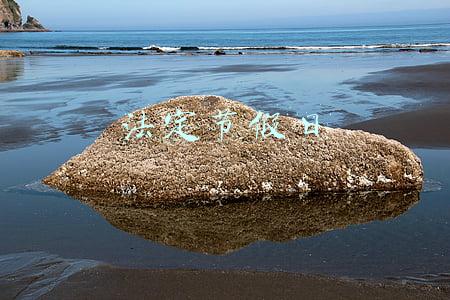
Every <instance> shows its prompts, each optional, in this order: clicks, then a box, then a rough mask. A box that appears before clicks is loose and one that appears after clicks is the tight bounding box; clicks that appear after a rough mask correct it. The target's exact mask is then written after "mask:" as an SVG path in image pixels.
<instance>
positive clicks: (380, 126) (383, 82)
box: [348, 63, 450, 148]
mask: <svg viewBox="0 0 450 300" xmlns="http://www.w3.org/2000/svg"><path fill="white" fill-rule="evenodd" d="M348 83H350V84H354V89H356V90H359V91H363V92H371V93H374V94H376V95H379V96H385V95H399V96H403V97H407V98H413V99H416V100H418V101H419V103H418V105H416V106H415V107H414V108H413V109H412V110H411V111H407V112H399V113H397V114H394V115H390V116H386V117H381V118H377V119H373V120H369V121H365V122H361V123H356V124H352V125H350V126H348V128H350V129H361V130H365V131H369V132H372V133H377V134H382V135H384V136H386V137H388V138H392V139H396V140H398V141H400V142H402V143H404V144H406V145H408V146H410V147H422V148H441V147H442V148H448V147H450V132H449V130H450V63H440V64H432V65H424V66H414V67H401V68H394V69H391V70H387V71H382V72H376V73H372V74H370V75H369V76H367V77H365V78H363V79H361V80H360V81H353V82H348Z"/></svg>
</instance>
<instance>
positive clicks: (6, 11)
mask: <svg viewBox="0 0 450 300" xmlns="http://www.w3.org/2000/svg"><path fill="white" fill-rule="evenodd" d="M21 28H22V16H21V13H20V6H19V5H18V4H17V3H16V2H15V1H13V0H0V31H6V30H20V29H21Z"/></svg>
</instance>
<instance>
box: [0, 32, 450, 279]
mask: <svg viewBox="0 0 450 300" xmlns="http://www.w3.org/2000/svg"><path fill="white" fill-rule="evenodd" d="M0 48H1V49H18V50H22V51H25V52H28V54H31V55H27V56H26V57H25V58H23V59H0V241H1V242H0V262H1V261H2V257H3V256H5V255H6V256H7V257H11V256H10V255H12V257H13V258H14V257H16V256H15V255H16V254H18V253H24V252H26V253H35V252H37V251H38V252H40V253H41V254H42V252H44V253H47V254H48V255H50V254H54V255H57V256H58V257H63V258H71V259H91V260H96V261H103V262H106V263H111V264H115V265H120V266H127V267H129V266H131V267H138V268H140V267H142V268H166V269H167V268H179V269H221V270H228V269H239V270H242V269H244V270H264V271H287V272H302V273H314V274H324V275H337V276H344V277H351V278H382V279H383V278H395V279H398V280H403V281H414V282H429V283H434V282H437V281H439V282H444V283H446V284H447V285H450V281H449V279H448V278H449V276H448V274H449V272H450V247H449V246H450V234H449V232H450V221H449V220H450V201H449V199H450V192H449V191H450V181H449V178H450V159H449V157H450V151H449V150H448V149H418V148H415V149H413V151H414V152H415V153H417V155H418V156H419V157H420V158H421V159H422V161H423V165H424V169H425V179H426V190H424V191H423V192H422V193H421V194H420V201H419V202H417V203H412V204H411V207H410V208H408V209H407V210H406V211H405V212H402V213H401V214H400V215H397V216H388V217H386V216H382V217H376V220H367V222H365V223H358V224H349V223H348V222H344V223H345V225H342V226H340V227H339V228H334V229H330V230H329V231H326V232H322V233H317V234H314V235H311V236H307V237H300V236H299V237H295V238H293V239H292V240H289V241H284V242H277V241H269V240H258V241H254V242H252V243H251V244H249V245H245V246H243V247H242V248H240V249H236V250H235V251H232V252H229V253H226V254H223V255H212V254H207V253H198V252H195V251H188V250H186V249H183V248H177V247H175V246H172V245H167V244H164V243H161V242H158V241H153V240H147V239H144V238H142V237H140V236H137V235H135V234H133V233H130V232H126V231H122V230H121V229H119V228H116V227H114V226H113V225H112V224H110V223H109V222H108V220H107V219H105V218H104V217H103V216H102V215H101V214H100V213H99V212H98V211H96V210H95V209H93V208H91V207H89V206H87V205H85V204H83V203H81V202H79V201H78V200H76V199H73V198H71V197H69V196H67V195H64V194H62V193H59V192H56V191H52V190H49V189H48V188H46V187H45V186H43V185H41V184H40V180H41V179H42V178H44V177H46V176H47V175H48V174H49V173H51V172H52V171H54V170H55V169H56V168H57V167H59V166H60V165H61V164H62V163H64V162H65V161H67V160H68V159H70V158H71V157H72V156H73V155H76V154H78V153H81V152H82V151H83V150H84V149H85V148H86V147H87V146H88V145H90V144H91V143H92V142H93V141H94V140H95V139H96V137H98V136H99V135H100V134H101V132H102V131H103V130H104V129H105V128H106V127H107V126H108V125H109V124H110V123H111V122H113V121H114V120H116V119H118V118H119V117H122V116H124V115H126V114H127V113H129V112H132V111H135V110H138V109H140V108H142V107H144V106H148V105H152V104H155V103H158V102H161V101H164V100H166V99H168V98H171V97H176V96H180V95H192V94H208V95H211V94H215V95H221V96H225V97H227V98H230V99H234V100H238V101H241V102H243V103H245V104H247V105H249V106H251V107H253V108H255V109H257V110H261V111H267V112H272V113H275V112H279V113H281V114H284V115H290V116H297V117H301V116H305V115H307V114H313V113H317V114H318V115H319V122H320V124H322V125H327V126H331V127H338V126H339V127H341V126H346V125H348V124H352V123H355V122H359V121H364V120H368V119H373V118H377V117H379V116H384V115H388V114H392V113H397V112H399V111H403V110H405V109H410V108H411V107H418V106H421V105H426V101H425V100H423V99H419V98H417V99H413V98H407V97H403V96H400V95H382V96H379V95H375V94H373V93H369V92H363V91H358V90H355V89H354V88H353V86H352V84H350V83H351V82H354V81H358V80H362V79H364V78H365V76H368V75H369V74H370V73H373V72H379V71H383V70H389V69H392V68H396V67H404V66H415V65H426V64H435V63H442V62H450V51H449V50H450V24H440V25H415V26H383V27H349V28H310V29H273V30H223V31H139V32H138V31H120V32H48V33H4V34H0ZM157 49H159V50H157ZM217 49H223V50H224V51H225V52H226V53H227V54H228V55H224V56H215V55H211V54H213V53H214V51H216V50H217ZM239 52H241V54H242V55H239ZM92 54H95V55H92ZM137 54H141V55H137ZM344 223H343V224H344ZM180 230H181V229H180ZM30 255H31V256H33V254H30ZM1 268H2V266H1V265H0V270H1ZM49 268H51V266H49ZM0 273H1V272H0Z"/></svg>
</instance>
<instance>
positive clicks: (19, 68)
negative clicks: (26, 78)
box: [0, 58, 24, 82]
mask: <svg viewBox="0 0 450 300" xmlns="http://www.w3.org/2000/svg"><path fill="white" fill-rule="evenodd" d="M23 72H24V63H23V59H8V58H5V59H3V58H0V82H7V81H14V80H17V79H18V78H19V77H20V76H22V75H23Z"/></svg>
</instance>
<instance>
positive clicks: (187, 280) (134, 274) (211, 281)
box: [42, 266, 450, 300]
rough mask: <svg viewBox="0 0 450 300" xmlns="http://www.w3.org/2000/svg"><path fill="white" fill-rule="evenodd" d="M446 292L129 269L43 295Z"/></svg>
mask: <svg viewBox="0 0 450 300" xmlns="http://www.w3.org/2000/svg"><path fill="white" fill-rule="evenodd" d="M448 297H450V293H449V291H448V290H445V289H439V288H432V287H426V286H412V285H401V284H392V283H372V284H371V283H368V282H357V281H350V280H339V279H332V278H326V277H318V276H305V275H299V274H289V273H273V272H272V273H262V272H261V273H257V272H239V271H234V272H233V271H183V270H132V269H119V268H114V267H107V266H103V267H98V268H95V269H91V270H88V271H82V272H81V273H78V274H76V275H74V276H72V277H71V278H70V279H69V280H68V281H66V282H64V283H63V284H62V285H60V286H59V287H57V288H56V289H55V290H53V291H52V292H50V293H49V294H47V295H45V296H44V297H43V298H42V299H124V298H127V299H143V298H148V299H149V298H151V299H162V298H164V299H212V298H214V299H330V300H331V299H393V298H395V299H399V300H402V299H405V300H406V299H448Z"/></svg>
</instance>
